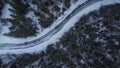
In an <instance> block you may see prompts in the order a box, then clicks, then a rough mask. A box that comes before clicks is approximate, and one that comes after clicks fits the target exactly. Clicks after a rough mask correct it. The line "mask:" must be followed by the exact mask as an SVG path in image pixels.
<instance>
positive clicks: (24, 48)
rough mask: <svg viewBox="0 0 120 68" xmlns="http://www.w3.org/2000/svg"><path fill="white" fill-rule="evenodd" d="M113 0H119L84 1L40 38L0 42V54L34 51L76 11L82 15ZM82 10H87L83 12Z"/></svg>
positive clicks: (113, 1)
mask: <svg viewBox="0 0 120 68" xmlns="http://www.w3.org/2000/svg"><path fill="white" fill-rule="evenodd" d="M99 2H100V3H99ZM115 2H120V0H89V1H86V2H85V3H83V4H81V5H79V6H78V7H77V8H76V9H75V10H74V11H72V12H71V13H70V14H69V15H68V16H67V17H66V18H65V19H64V20H63V21H62V22H61V23H60V24H59V25H57V26H56V27H55V28H53V29H52V30H51V31H49V32H48V33H46V34H45V35H43V36H41V37H40V38H38V39H36V40H33V41H30V42H26V43H23V44H0V52H1V54H2V53H16V52H21V53H28V52H35V51H36V50H37V47H39V46H41V45H40V44H42V45H44V46H43V47H46V46H47V44H43V43H44V42H46V41H48V40H52V39H51V37H52V36H54V35H55V34H57V33H58V32H59V31H60V30H62V28H64V27H66V26H65V25H66V24H68V22H69V21H70V20H71V19H73V17H74V16H76V15H77V14H78V13H81V14H82V15H83V14H86V13H88V12H90V11H87V10H95V9H98V8H100V6H102V5H107V4H112V3H115ZM91 7H94V8H91ZM83 10H85V11H87V12H84V11H83ZM82 15H81V16H82ZM78 17H79V16H78ZM78 19H79V18H78ZM74 24H75V23H74ZM32 47H34V48H32ZM41 47H42V46H41ZM35 49H36V50H35ZM42 49H44V48H42ZM42 49H41V50H42ZM29 50H31V51H29ZM38 50H40V49H38Z"/></svg>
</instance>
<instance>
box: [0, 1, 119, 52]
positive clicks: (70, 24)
mask: <svg viewBox="0 0 120 68" xmlns="http://www.w3.org/2000/svg"><path fill="white" fill-rule="evenodd" d="M114 3H120V0H103V1H100V2H97V3H95V4H93V5H91V6H89V7H86V8H85V9H83V10H81V11H80V12H79V13H78V14H76V15H75V16H73V17H72V18H71V19H70V20H69V21H68V22H67V24H65V26H64V27H63V28H62V29H61V30H60V31H59V32H58V33H56V34H55V35H54V36H52V37H51V38H50V39H49V40H47V41H45V42H43V43H41V44H39V45H37V46H34V47H31V48H26V49H17V50H14V49H13V50H0V54H7V53H14V54H21V53H34V52H35V53H37V52H39V51H41V50H44V49H46V47H47V46H48V45H49V44H52V43H55V42H57V41H59V38H61V37H62V36H63V34H64V33H65V32H67V31H68V30H69V29H70V28H71V27H73V26H74V25H75V23H76V22H77V21H78V20H79V19H80V17H82V16H83V15H84V14H88V13H89V12H91V11H94V10H96V9H99V8H100V7H101V6H103V5H108V4H114ZM71 10H72V9H71ZM66 13H67V12H66ZM59 21H62V20H59ZM55 25H56V24H53V26H51V27H50V28H49V29H52V28H53V27H55ZM49 29H46V31H45V32H43V35H44V33H46V32H48V31H49ZM41 35H42V34H41Z"/></svg>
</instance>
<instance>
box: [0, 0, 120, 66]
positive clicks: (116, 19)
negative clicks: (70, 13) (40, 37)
mask: <svg viewBox="0 0 120 68" xmlns="http://www.w3.org/2000/svg"><path fill="white" fill-rule="evenodd" d="M78 1H80V0H40V1H38V0H2V1H1V2H0V11H1V12H0V32H1V34H3V33H5V34H3V35H5V36H10V37H14V38H26V37H30V36H35V35H37V33H38V32H42V31H43V30H45V29H47V28H50V27H51V26H52V25H53V26H54V23H55V22H54V20H56V19H58V17H59V16H61V15H64V12H65V11H67V10H69V9H70V7H71V6H72V5H73V6H74V4H76V3H77V2H78ZM106 1H107V0H106ZM110 1H111V2H112V1H114V0H109V2H110ZM116 1H119V0H116ZM106 3H107V2H106ZM98 4H99V3H97V4H95V5H93V6H91V7H88V9H86V10H84V11H81V12H80V13H78V14H77V15H78V18H77V19H78V20H77V22H76V23H74V26H73V27H71V28H70V29H69V30H68V31H67V32H65V33H64V34H63V35H62V37H61V38H59V41H56V42H54V43H52V44H49V45H47V46H46V49H44V50H42V51H39V52H34V53H33V52H32V51H29V52H32V53H27V52H23V53H22V54H19V53H20V52H19V53H18V54H17V53H14V51H16V50H13V53H14V54H4V53H3V52H4V51H3V52H2V51H1V52H0V53H1V55H0V68H119V67H120V3H118V2H115V3H111V4H110V3H109V4H107V5H102V6H100V8H98V6H99V5H98ZM100 4H101V3H100ZM21 5H22V6H21ZM94 7H97V8H96V10H94V11H90V10H92V9H94ZM24 10H25V11H24ZM87 11H90V12H89V13H87ZM5 12H7V14H6V13H5ZM83 13H84V14H83ZM80 14H81V15H82V14H83V15H82V16H81V17H79V15H80ZM77 15H76V17H77ZM71 20H72V18H71ZM73 21H76V20H72V21H71V22H68V23H69V25H67V26H65V27H69V26H71V25H72V24H70V23H72V22H73ZM7 28H8V29H7ZM3 29H5V30H6V31H2V30H3ZM66 29H67V28H66ZM64 30H65V29H64ZM64 30H63V31H64ZM6 32H8V33H6ZM51 41H53V40H51ZM38 49H41V48H38ZM26 50H27V49H26ZM28 50H29V49H28ZM31 50H32V49H31ZM11 52H12V51H11ZM2 53H3V54H2ZM8 53H9V52H8Z"/></svg>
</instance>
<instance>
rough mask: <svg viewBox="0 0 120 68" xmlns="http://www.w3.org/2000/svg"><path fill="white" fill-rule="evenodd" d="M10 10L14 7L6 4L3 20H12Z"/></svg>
mask: <svg viewBox="0 0 120 68" xmlns="http://www.w3.org/2000/svg"><path fill="white" fill-rule="evenodd" d="M9 9H12V7H11V6H10V5H9V4H7V3H6V4H5V5H4V8H3V10H2V15H1V18H11V16H10V15H11V12H10V11H9Z"/></svg>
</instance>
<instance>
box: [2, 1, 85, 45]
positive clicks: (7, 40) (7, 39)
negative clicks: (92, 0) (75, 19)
mask: <svg viewBox="0 0 120 68" xmlns="http://www.w3.org/2000/svg"><path fill="white" fill-rule="evenodd" d="M86 1H87V0H79V1H78V2H76V3H75V4H72V6H71V7H70V8H69V9H68V10H66V11H65V12H64V14H63V15H62V16H60V17H59V18H58V19H57V20H56V21H54V23H53V25H52V26H50V27H48V28H46V29H44V30H43V31H42V32H41V30H40V31H39V32H40V33H38V34H37V36H36V37H28V38H25V39H20V38H11V37H7V36H3V35H2V34H1V36H0V40H2V41H0V43H14V44H20V43H25V42H28V41H32V40H35V39H37V38H40V37H41V36H43V35H45V34H46V33H48V32H49V31H50V30H52V29H54V27H55V26H57V25H58V24H59V23H61V21H62V20H64V19H65V18H66V17H67V16H68V15H69V14H70V13H71V12H72V11H73V10H74V9H75V8H76V7H77V6H78V5H80V4H82V3H84V2H86ZM7 5H8V4H7ZM5 7H6V8H4V9H3V11H7V13H6V12H3V13H4V14H3V15H4V16H3V18H7V17H8V18H9V17H10V16H9V15H10V12H8V11H9V10H8V8H10V6H9V5H8V6H5ZM30 16H31V17H33V18H32V19H34V20H35V21H36V22H37V20H36V17H34V14H33V13H32V12H30V13H29V14H28V15H26V17H30ZM38 27H40V26H38ZM6 30H8V28H7V26H5V27H4V26H3V30H2V31H6ZM2 33H3V34H4V32H2ZM5 33H7V32H5ZM3 38H4V39H3Z"/></svg>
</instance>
